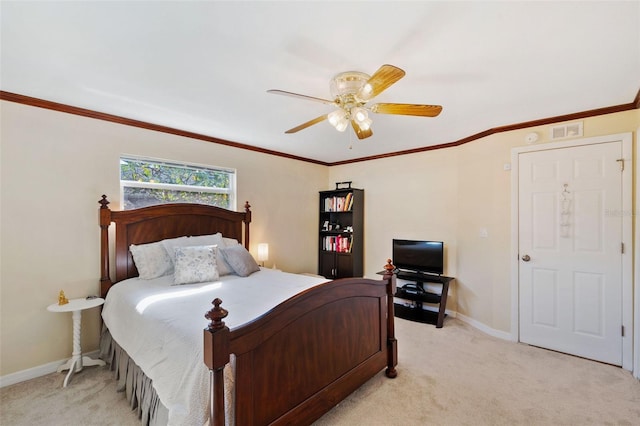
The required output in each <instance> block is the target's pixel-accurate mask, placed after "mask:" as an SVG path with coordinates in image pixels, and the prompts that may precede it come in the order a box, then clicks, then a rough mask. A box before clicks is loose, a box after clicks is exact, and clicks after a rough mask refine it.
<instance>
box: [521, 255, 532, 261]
mask: <svg viewBox="0 0 640 426" xmlns="http://www.w3.org/2000/svg"><path fill="white" fill-rule="evenodd" d="M522 260H524V261H525V262H528V261H530V260H531V257H529V255H528V254H525V255H524V256H522Z"/></svg>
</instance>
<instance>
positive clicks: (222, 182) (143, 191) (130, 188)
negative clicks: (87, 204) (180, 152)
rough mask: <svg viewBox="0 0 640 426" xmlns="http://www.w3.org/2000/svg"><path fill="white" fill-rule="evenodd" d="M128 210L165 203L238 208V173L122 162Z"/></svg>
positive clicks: (141, 161) (150, 162)
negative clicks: (236, 195)
mask: <svg viewBox="0 0 640 426" xmlns="http://www.w3.org/2000/svg"><path fill="white" fill-rule="evenodd" d="M120 190H121V191H120V192H121V194H122V198H123V200H122V201H123V206H124V209H125V210H130V209H137V208H140V207H147V206H152V205H156V204H165V203H197V204H208V205H212V206H217V207H222V208H225V209H234V208H235V173H234V171H232V170H225V169H217V168H213V167H211V168H209V167H206V166H199V165H190V164H179V163H168V162H162V161H155V160H147V159H140V158H131V157H122V158H120Z"/></svg>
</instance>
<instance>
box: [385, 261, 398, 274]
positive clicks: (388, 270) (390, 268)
mask: <svg viewBox="0 0 640 426" xmlns="http://www.w3.org/2000/svg"><path fill="white" fill-rule="evenodd" d="M394 269H396V267H395V266H393V263H392V261H391V259H387V264H386V265H384V270H385V273H387V274H389V273H392V272H393V271H394Z"/></svg>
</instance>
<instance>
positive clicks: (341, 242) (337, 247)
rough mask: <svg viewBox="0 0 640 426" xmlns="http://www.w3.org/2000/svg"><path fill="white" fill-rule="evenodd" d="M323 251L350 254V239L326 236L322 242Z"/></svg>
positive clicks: (339, 236)
mask: <svg viewBox="0 0 640 426" xmlns="http://www.w3.org/2000/svg"><path fill="white" fill-rule="evenodd" d="M322 245H323V249H324V250H325V251H336V252H338V253H351V246H352V241H351V237H347V236H343V235H335V236H326V237H324V238H323V241H322Z"/></svg>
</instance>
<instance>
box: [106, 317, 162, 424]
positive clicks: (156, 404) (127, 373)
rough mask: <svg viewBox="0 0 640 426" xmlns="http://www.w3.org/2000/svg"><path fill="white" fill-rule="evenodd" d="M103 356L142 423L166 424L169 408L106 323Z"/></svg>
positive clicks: (119, 389) (120, 390)
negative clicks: (113, 335) (117, 341)
mask: <svg viewBox="0 0 640 426" xmlns="http://www.w3.org/2000/svg"><path fill="white" fill-rule="evenodd" d="M100 358H101V359H102V360H104V361H105V362H106V363H107V364H109V366H110V369H111V371H113V372H114V375H115V379H116V380H117V388H116V389H117V391H118V392H125V396H126V398H127V401H128V402H129V405H130V406H131V409H132V410H136V413H137V415H138V418H139V419H140V421H141V423H142V425H144V426H166V425H167V423H168V421H169V410H167V408H166V407H165V406H164V405H162V403H161V402H160V398H158V395H157V394H156V391H155V389H154V388H153V385H152V383H151V379H149V378H148V377H147V376H146V375H145V374H144V373H143V372H142V370H141V369H140V367H138V366H137V365H136V363H135V362H133V360H132V359H131V358H129V355H127V353H126V352H125V351H124V350H123V349H122V348H121V347H120V346H119V345H118V344H117V343H116V342H115V341H114V340H113V338H112V337H111V333H109V330H108V329H107V327H106V326H105V325H103V326H102V333H101V336H100Z"/></svg>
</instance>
